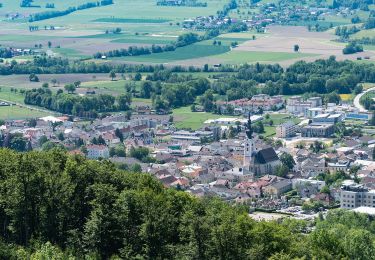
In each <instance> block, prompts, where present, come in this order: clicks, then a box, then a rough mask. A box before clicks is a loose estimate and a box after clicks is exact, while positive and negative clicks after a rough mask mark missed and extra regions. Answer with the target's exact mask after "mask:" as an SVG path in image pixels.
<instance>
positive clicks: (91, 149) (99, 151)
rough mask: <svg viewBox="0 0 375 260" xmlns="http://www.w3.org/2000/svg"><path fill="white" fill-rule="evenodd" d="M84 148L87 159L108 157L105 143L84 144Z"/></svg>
mask: <svg viewBox="0 0 375 260" xmlns="http://www.w3.org/2000/svg"><path fill="white" fill-rule="evenodd" d="M86 148H87V158H89V159H99V158H109V149H108V147H107V146H105V145H95V144H91V145H88V146H86Z"/></svg>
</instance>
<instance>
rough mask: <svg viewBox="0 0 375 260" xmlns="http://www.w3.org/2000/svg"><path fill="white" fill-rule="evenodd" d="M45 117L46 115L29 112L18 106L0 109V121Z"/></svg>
mask: <svg viewBox="0 0 375 260" xmlns="http://www.w3.org/2000/svg"><path fill="white" fill-rule="evenodd" d="M47 115H48V113H44V112H40V111H36V110H31V109H28V108H24V107H19V106H10V107H0V119H3V120H7V119H8V120H14V119H27V118H38V117H43V116H47Z"/></svg>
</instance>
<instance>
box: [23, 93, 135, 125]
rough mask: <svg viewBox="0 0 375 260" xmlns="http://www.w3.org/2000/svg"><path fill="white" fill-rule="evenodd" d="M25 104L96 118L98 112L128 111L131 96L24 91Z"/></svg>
mask: <svg viewBox="0 0 375 260" xmlns="http://www.w3.org/2000/svg"><path fill="white" fill-rule="evenodd" d="M25 103H26V104H29V105H35V106H41V107H45V108H47V109H50V110H54V111H58V112H60V113H64V114H69V115H75V116H81V117H89V118H96V117H97V114H98V113H100V112H113V111H127V110H129V109H130V104H131V96H130V95H129V94H128V93H127V94H121V95H119V96H117V97H114V96H112V95H108V94H100V95H94V96H89V95H88V96H83V97H82V96H79V95H72V94H69V93H63V91H62V90H60V91H57V93H52V91H51V90H50V89H45V88H39V89H32V90H28V91H26V94H25Z"/></svg>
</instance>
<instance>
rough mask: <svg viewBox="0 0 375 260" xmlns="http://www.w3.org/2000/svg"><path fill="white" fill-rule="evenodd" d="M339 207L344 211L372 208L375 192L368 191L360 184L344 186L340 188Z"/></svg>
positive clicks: (374, 205)
mask: <svg viewBox="0 0 375 260" xmlns="http://www.w3.org/2000/svg"><path fill="white" fill-rule="evenodd" d="M340 206H341V208H344V209H354V208H358V207H371V208H374V207H375V190H369V189H367V188H365V187H364V186H363V185H361V184H354V183H351V184H344V185H342V186H341V193H340Z"/></svg>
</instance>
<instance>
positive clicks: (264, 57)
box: [214, 50, 315, 64]
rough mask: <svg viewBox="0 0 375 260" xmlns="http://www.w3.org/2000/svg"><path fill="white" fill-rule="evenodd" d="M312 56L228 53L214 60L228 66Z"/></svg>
mask: <svg viewBox="0 0 375 260" xmlns="http://www.w3.org/2000/svg"><path fill="white" fill-rule="evenodd" d="M312 56H315V55H314V54H302V53H289V52H258V51H236V50H233V51H230V52H227V53H223V54H220V55H216V56H214V58H218V59H222V60H224V61H225V62H224V63H229V64H238V63H252V62H262V61H263V62H279V61H284V60H291V59H296V58H303V57H312Z"/></svg>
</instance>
